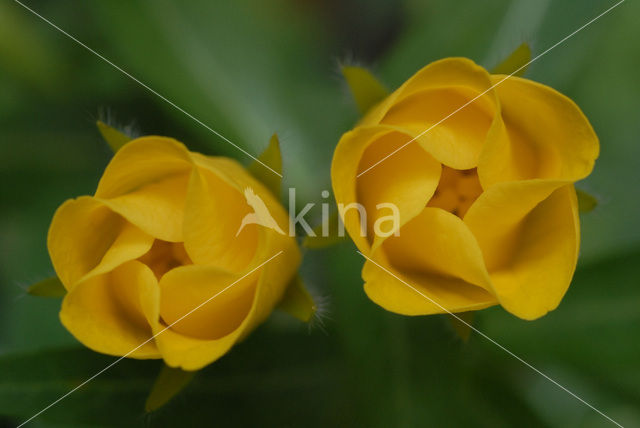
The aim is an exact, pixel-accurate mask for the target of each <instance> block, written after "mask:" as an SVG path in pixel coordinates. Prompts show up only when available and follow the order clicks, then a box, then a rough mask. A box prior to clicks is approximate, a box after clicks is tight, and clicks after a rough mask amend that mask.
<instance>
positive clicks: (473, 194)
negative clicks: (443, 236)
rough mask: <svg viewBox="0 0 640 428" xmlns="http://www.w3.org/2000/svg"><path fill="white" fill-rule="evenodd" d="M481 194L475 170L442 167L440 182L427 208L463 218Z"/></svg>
mask: <svg viewBox="0 0 640 428" xmlns="http://www.w3.org/2000/svg"><path fill="white" fill-rule="evenodd" d="M481 193H482V186H480V179H479V178H478V172H477V170H476V168H472V169H453V168H449V167H448V166H444V165H443V166H442V174H441V175H440V182H439V183H438V187H437V188H436V191H435V193H434V194H433V196H432V197H431V200H430V201H429V203H428V204H427V206H428V207H437V208H442V209H443V210H446V211H449V212H450V213H453V214H455V215H457V216H458V217H460V218H463V217H464V215H465V214H466V213H467V210H468V209H469V207H470V206H471V204H473V202H474V201H475V200H476V199H477V198H478V196H480V194H481Z"/></svg>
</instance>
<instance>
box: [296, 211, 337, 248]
mask: <svg viewBox="0 0 640 428" xmlns="http://www.w3.org/2000/svg"><path fill="white" fill-rule="evenodd" d="M340 221H341V220H340V216H339V215H338V212H337V211H336V212H334V213H333V214H332V215H331V216H330V217H329V218H328V220H327V221H326V222H325V221H324V220H323V223H320V224H319V225H317V226H316V227H314V228H313V233H315V235H316V236H310V235H307V236H306V237H305V238H304V240H303V241H302V245H303V246H304V247H306V248H312V249H319V248H326V247H329V246H331V245H334V244H337V243H338V242H341V241H344V240H345V236H344V234H343V236H340V234H339V231H340V230H341V228H340ZM342 230H344V229H342Z"/></svg>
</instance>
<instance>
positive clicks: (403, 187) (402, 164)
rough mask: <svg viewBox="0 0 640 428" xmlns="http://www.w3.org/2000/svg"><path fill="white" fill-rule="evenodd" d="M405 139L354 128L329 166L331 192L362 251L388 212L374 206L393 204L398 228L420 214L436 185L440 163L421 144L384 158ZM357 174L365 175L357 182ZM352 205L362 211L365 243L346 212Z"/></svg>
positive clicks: (353, 213)
mask: <svg viewBox="0 0 640 428" xmlns="http://www.w3.org/2000/svg"><path fill="white" fill-rule="evenodd" d="M407 138H408V137H407V135H406V134H403V133H401V132H398V131H397V130H396V129H395V128H392V127H385V126H377V127H371V128H358V129H356V130H354V131H352V132H348V133H347V134H345V135H344V136H343V137H342V139H341V140H340V143H339V144H338V147H337V148H336V152H335V154H334V159H333V164H332V182H333V188H334V194H335V196H336V200H337V201H339V202H340V203H342V204H343V207H344V208H345V210H344V213H341V214H343V217H344V218H343V221H344V224H345V226H346V228H347V230H348V231H349V234H350V235H351V237H352V239H353V240H354V242H355V243H356V245H358V248H360V249H361V250H363V251H367V248H368V246H369V245H370V244H371V242H372V241H373V239H372V237H373V236H374V233H373V232H374V229H373V228H374V225H375V222H376V221H377V220H378V219H379V218H380V217H381V216H388V215H389V214H390V213H389V212H386V211H385V210H384V209H382V208H380V209H379V208H378V204H381V203H392V204H394V205H395V206H396V207H397V208H398V210H399V213H400V225H402V224H405V223H407V222H408V221H410V220H411V219H412V218H413V217H415V216H416V215H418V214H419V213H420V212H421V211H422V209H423V208H424V206H425V205H426V204H427V202H428V201H429V198H430V197H431V195H433V193H434V191H435V189H436V187H437V186H438V180H439V177H440V169H441V168H440V165H439V163H438V162H436V161H435V159H433V158H432V157H431V156H430V155H429V154H428V153H426V152H425V151H424V150H423V149H422V148H421V147H420V146H419V145H415V144H414V145H409V146H407V147H405V148H403V149H401V150H399V151H398V152H397V153H395V154H394V155H393V156H391V157H389V158H387V159H384V157H385V156H387V154H388V153H389V152H393V151H394V150H395V149H397V148H399V147H401V146H402V144H403V143H404V142H405V141H406V140H407ZM382 159H384V160H383V161H382V162H380V163H379V164H377V165H375V164H376V163H377V162H379V161H380V160H382ZM372 165H375V166H374V167H373V168H371V169H369V167H371V166H372ZM360 172H364V173H363V174H362V175H361V176H360V177H359V178H357V174H358V173H360ZM354 202H358V203H361V204H362V205H363V206H364V208H365V212H366V216H367V218H366V222H367V230H366V234H367V236H369V237H370V239H369V241H368V242H367V241H366V240H365V238H364V237H363V236H362V233H361V229H360V227H361V226H360V215H359V214H358V211H357V210H356V209H354V208H349V209H346V208H348V206H349V204H351V203H354ZM363 218H364V217H363Z"/></svg>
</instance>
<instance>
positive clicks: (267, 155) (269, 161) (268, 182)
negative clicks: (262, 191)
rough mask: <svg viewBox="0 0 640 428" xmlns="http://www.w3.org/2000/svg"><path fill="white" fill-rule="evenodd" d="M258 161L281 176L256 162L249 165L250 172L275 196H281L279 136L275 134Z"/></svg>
mask: <svg viewBox="0 0 640 428" xmlns="http://www.w3.org/2000/svg"><path fill="white" fill-rule="evenodd" d="M258 160H259V161H260V162H262V163H263V164H265V165H268V166H269V168H271V169H273V171H275V172H277V173H278V174H280V175H276V174H274V173H273V171H270V170H269V169H267V168H265V167H264V165H262V164H260V162H257V161H254V162H253V163H252V164H251V165H249V167H248V170H249V172H250V173H251V175H253V176H254V177H255V178H257V179H258V180H259V181H261V182H262V183H263V184H264V185H265V186H267V188H269V190H271V192H273V194H274V195H276V196H277V197H279V196H280V187H281V185H282V177H281V175H282V152H281V151H280V140H278V134H273V135H272V136H271V139H270V140H269V145H268V146H267V148H266V149H265V150H264V152H262V154H261V155H260V156H258Z"/></svg>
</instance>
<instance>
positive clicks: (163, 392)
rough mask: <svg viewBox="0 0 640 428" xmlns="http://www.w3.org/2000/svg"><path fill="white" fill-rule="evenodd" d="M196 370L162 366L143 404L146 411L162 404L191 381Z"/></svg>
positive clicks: (155, 408) (151, 410)
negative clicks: (190, 370)
mask: <svg viewBox="0 0 640 428" xmlns="http://www.w3.org/2000/svg"><path fill="white" fill-rule="evenodd" d="M196 373H197V372H188V371H184V370H181V369H179V368H173V367H169V366H166V365H165V366H162V369H161V370H160V374H159V375H158V378H157V379H156V381H155V383H154V384H153V388H151V393H149V397H148V398H147V402H146V403H145V405H144V409H145V411H146V412H153V411H154V410H157V409H159V408H160V407H162V406H164V405H165V404H167V403H168V402H169V400H171V399H172V398H173V397H174V396H175V395H176V394H178V393H179V392H180V391H182V390H183V389H184V387H185V386H187V385H188V384H189V382H191V379H193V377H194V376H195V374H196Z"/></svg>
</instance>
